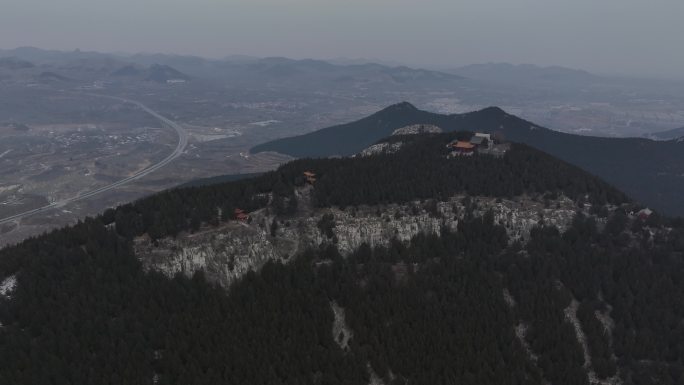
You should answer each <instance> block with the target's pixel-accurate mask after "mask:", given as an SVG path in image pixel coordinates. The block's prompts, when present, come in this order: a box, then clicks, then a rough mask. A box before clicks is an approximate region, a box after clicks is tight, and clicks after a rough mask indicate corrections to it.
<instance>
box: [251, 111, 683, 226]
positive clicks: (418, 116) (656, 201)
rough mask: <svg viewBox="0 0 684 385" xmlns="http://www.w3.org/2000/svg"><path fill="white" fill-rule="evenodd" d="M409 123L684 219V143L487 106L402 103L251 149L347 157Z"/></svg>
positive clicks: (297, 155) (314, 155) (290, 153)
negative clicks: (503, 149)
mask: <svg viewBox="0 0 684 385" xmlns="http://www.w3.org/2000/svg"><path fill="white" fill-rule="evenodd" d="M411 124H431V125H435V126H438V127H441V128H442V129H443V130H444V131H458V130H467V131H471V132H476V131H481V132H487V133H491V134H498V135H502V136H503V137H504V138H506V139H510V140H512V141H516V142H522V143H526V144H529V145H531V146H533V147H536V148H538V149H540V150H542V151H545V152H548V153H549V154H551V155H554V156H557V157H559V158H561V159H563V160H565V161H568V162H570V163H572V164H575V165H577V166H579V167H582V168H584V169H585V170H587V171H589V172H591V173H593V174H595V175H598V176H600V177H602V178H604V179H606V180H607V181H609V182H610V183H612V184H614V185H615V186H617V187H619V188H621V189H622V190H623V191H625V192H627V193H628V194H629V195H630V196H632V197H633V198H635V199H637V200H639V201H641V202H643V203H645V204H648V205H650V206H652V207H654V208H656V209H659V210H661V211H663V212H665V213H668V214H669V215H680V216H681V215H684V205H681V203H680V197H681V196H683V195H684V178H681V177H680V175H684V143H682V142H678V141H674V140H670V141H653V140H650V139H647V138H606V137H592V136H580V135H573V134H568V133H562V132H558V131H553V130H550V129H548V128H545V127H542V126H539V125H536V124H534V123H532V122H529V121H527V120H524V119H521V118H519V117H516V116H514V115H510V114H508V113H506V112H505V111H504V110H502V109H501V108H499V107H488V108H485V109H482V110H479V111H474V112H469V113H465V114H453V115H441V114H437V113H432V112H427V111H423V110H420V109H417V108H416V107H415V106H413V105H412V104H410V103H407V102H402V103H398V104H394V105H392V106H389V107H387V108H385V109H383V110H380V111H378V112H376V113H375V114H372V115H370V116H368V117H365V118H362V119H360V120H357V121H355V122H350V123H346V124H342V125H337V126H332V127H327V128H324V129H321V130H318V131H314V132H312V133H308V134H304V135H300V136H295V137H290V138H284V139H277V140H274V141H271V142H267V143H264V144H261V145H258V146H255V147H253V148H252V149H251V151H252V152H254V153H256V152H261V151H275V152H281V153H284V154H288V155H291V156H294V157H328V156H340V155H341V156H345V155H351V154H355V153H358V152H360V151H362V150H363V149H364V148H366V147H368V146H370V145H372V144H375V143H377V142H378V141H379V140H381V139H382V138H384V137H387V136H389V135H391V132H392V131H393V130H394V129H397V128H400V127H404V126H407V125H411Z"/></svg>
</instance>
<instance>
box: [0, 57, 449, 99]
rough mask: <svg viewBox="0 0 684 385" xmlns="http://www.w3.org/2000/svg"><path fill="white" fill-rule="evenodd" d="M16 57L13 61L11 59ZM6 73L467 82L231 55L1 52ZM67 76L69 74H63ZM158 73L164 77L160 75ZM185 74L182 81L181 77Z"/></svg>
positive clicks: (377, 85) (329, 82)
mask: <svg viewBox="0 0 684 385" xmlns="http://www.w3.org/2000/svg"><path fill="white" fill-rule="evenodd" d="M9 58H11V59H9ZM0 59H2V60H3V61H0V68H3V67H6V66H10V65H12V66H17V65H18V63H22V65H28V66H46V67H50V71H52V72H55V73H60V74H62V75H63V76H66V77H69V78H74V79H81V78H83V79H86V78H87V79H88V80H94V78H95V77H97V78H98V79H101V78H102V77H107V76H109V75H114V76H118V77H119V78H120V77H138V76H142V75H141V73H142V72H143V71H145V70H144V69H143V68H142V67H145V66H149V67H150V70H149V71H150V72H152V74H147V75H146V76H143V78H144V79H145V80H152V81H166V80H170V79H171V78H178V79H186V80H187V79H188V78H190V77H192V78H202V79H209V80H220V81H223V82H226V83H229V84H232V85H247V86H250V87H254V86H281V87H287V88H288V89H298V88H307V87H310V86H311V85H312V84H315V85H317V86H318V87H323V88H326V87H327V88H339V87H345V86H348V87H353V88H357V87H373V88H374V89H384V88H388V87H407V88H410V89H418V88H422V87H434V86H440V87H442V86H448V85H449V84H451V83H458V82H460V81H461V80H462V77H461V76H459V75H455V74H450V73H446V72H439V71H431V70H423V69H413V68H409V67H405V66H388V65H381V64H374V63H359V64H356V63H354V64H352V62H350V63H344V62H338V63H335V64H333V63H330V62H326V61H322V60H312V59H304V60H294V59H288V58H283V57H270V58H253V57H249V56H229V57H226V58H224V59H206V58H201V57H196V56H181V55H165V54H135V55H124V54H107V53H99V52H84V51H71V52H63V51H52V50H42V49H38V48H32V47H22V48H16V49H12V50H0ZM62 72H63V73H62ZM155 73H160V76H156V75H155ZM181 74H182V76H181Z"/></svg>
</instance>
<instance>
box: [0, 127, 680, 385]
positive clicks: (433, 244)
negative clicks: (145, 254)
mask: <svg viewBox="0 0 684 385" xmlns="http://www.w3.org/2000/svg"><path fill="white" fill-rule="evenodd" d="M459 135H467V134H454V133H452V134H438V135H426V136H412V137H404V138H398V139H397V138H395V139H393V140H402V142H403V143H404V144H403V146H402V148H401V150H400V151H398V152H397V153H394V154H387V155H379V156H372V157H357V158H346V159H321V160H312V159H302V160H298V161H294V162H292V163H289V164H287V165H284V166H283V167H281V168H279V169H278V170H276V171H273V172H270V173H266V174H263V175H261V176H258V177H256V178H253V179H249V180H238V181H233V182H228V183H221V184H216V185H204V186H198V187H190V188H181V189H175V190H170V191H166V192H163V193H160V194H157V195H154V196H152V197H149V198H146V199H142V200H140V201H137V202H134V203H131V204H128V205H124V206H121V207H119V208H116V209H111V210H108V211H107V212H105V213H104V214H103V215H101V216H98V217H97V218H89V219H86V220H85V221H83V222H80V223H78V224H76V225H74V226H72V227H68V228H64V229H60V230H56V231H53V232H51V233H49V234H46V235H43V236H40V237H35V238H31V239H29V240H27V241H25V242H23V243H21V244H19V245H16V246H13V247H8V248H5V249H3V250H0V281H3V282H4V280H5V279H6V278H7V277H10V276H12V277H14V278H16V281H17V285H16V287H15V288H13V289H9V290H7V292H6V294H3V295H0V323H1V324H2V327H0V362H1V363H2V365H0V384H4V383H7V384H122V383H130V384H155V383H156V384H179V383H192V384H217V383H218V384H279V383H282V384H286V383H287V384H291V383H292V384H368V383H369V381H370V380H371V379H374V381H383V382H384V383H385V384H407V383H418V384H434V383H473V384H485V385H486V384H542V383H545V382H546V381H550V382H552V383H554V384H572V385H574V384H578V385H579V384H582V385H585V384H587V385H588V383H589V379H590V378H593V377H594V376H596V377H597V378H600V379H605V378H609V377H611V376H614V375H618V376H619V378H620V379H622V380H624V383H627V384H631V383H634V384H678V383H681V381H682V379H683V377H682V373H683V369H682V368H683V366H682V364H683V363H682V360H683V359H684V329H682V323H681V319H682V316H684V302H683V301H682V300H681V299H682V298H684V280H682V279H681V276H683V275H682V274H683V273H684V261H683V260H682V255H684V227H683V226H681V224H680V223H678V222H676V221H670V222H669V223H668V224H667V226H669V228H664V227H663V225H662V224H660V223H659V218H658V217H657V216H653V217H652V218H650V219H649V220H648V221H642V220H641V219H634V218H631V217H629V216H628V215H627V214H626V213H624V212H623V211H622V208H621V207H618V208H616V209H612V210H614V211H613V212H612V214H611V215H610V219H609V220H608V221H607V223H605V224H601V225H598V224H597V223H596V222H595V221H594V219H593V218H587V217H584V216H582V215H579V216H578V217H577V218H576V220H575V221H574V223H573V226H572V227H571V228H570V229H569V230H568V231H566V232H565V233H563V234H561V233H559V232H558V230H556V229H555V228H553V227H549V226H541V227H539V228H538V229H535V230H534V231H533V232H532V239H531V240H530V241H529V242H528V243H527V244H524V245H523V244H520V243H518V242H513V243H511V242H509V239H508V238H507V235H506V231H505V229H504V228H503V227H502V226H500V225H499V224H497V223H495V222H494V220H493V215H491V214H486V215H484V216H476V215H475V213H476V212H477V210H476V208H475V207H473V206H472V205H469V208H468V209H467V210H468V212H466V213H465V215H464V219H463V220H461V221H460V222H459V224H458V227H457V228H456V229H455V230H453V231H450V230H448V229H447V228H444V229H443V230H442V231H441V233H440V234H433V235H419V236H417V237H415V238H413V239H412V240H411V242H409V243H402V242H399V241H396V240H393V241H392V242H390V243H389V246H388V247H378V248H374V249H372V248H370V247H368V246H361V247H360V248H359V249H358V250H356V251H355V252H353V253H352V254H351V255H348V256H345V257H342V256H341V255H340V254H339V252H338V251H337V250H336V249H335V247H334V244H333V245H330V246H326V247H321V248H318V249H316V248H314V249H309V250H302V251H301V253H300V254H298V255H296V256H295V257H293V258H290V261H291V262H289V263H288V264H286V265H283V264H280V263H276V262H269V263H268V264H266V266H265V267H263V268H262V269H261V271H259V272H258V273H256V272H251V273H248V274H247V275H246V276H244V277H243V278H242V279H241V280H240V281H238V282H237V283H236V284H235V285H233V286H232V287H230V288H229V290H226V289H228V288H221V287H217V286H215V285H213V284H211V283H209V282H207V281H206V280H205V279H204V277H203V275H202V274H201V273H198V274H196V275H195V276H193V277H185V276H182V275H178V276H176V277H174V278H169V277H166V276H164V275H163V274H161V273H158V272H155V271H148V272H146V271H144V270H143V268H142V266H141V263H140V261H139V260H138V258H137V257H136V255H135V252H134V247H133V243H134V239H135V237H137V236H139V235H143V234H146V235H149V236H150V237H152V238H153V239H154V238H160V237H165V236H173V235H175V234H178V233H179V232H181V231H188V232H192V231H197V230H202V229H204V228H205V227H206V226H212V225H214V224H216V223H217V222H218V221H219V215H221V216H222V217H223V218H221V220H226V219H229V218H230V217H231V216H232V215H233V213H234V212H235V211H234V209H235V208H241V209H243V210H245V211H247V212H249V211H252V210H255V209H258V208H261V207H266V206H269V208H271V209H273V210H274V211H276V212H279V213H281V214H282V215H284V216H287V214H288V213H290V212H292V211H294V210H299V208H298V206H297V203H296V202H297V201H296V199H295V197H296V196H297V194H295V190H296V189H303V186H305V184H307V183H309V182H308V181H307V178H306V177H305V176H304V174H303V173H304V171H311V172H313V173H315V174H316V176H315V177H316V181H315V182H313V187H311V192H312V194H313V203H314V205H315V206H319V207H329V206H333V205H334V206H352V205H361V204H366V205H374V204H378V203H397V202H406V201H411V200H417V199H431V200H432V199H445V198H448V197H450V196H452V195H455V194H470V195H485V196H490V197H507V196H511V195H517V194H523V193H528V194H531V195H534V194H537V195H538V194H550V195H555V194H560V193H562V194H564V195H566V196H568V197H571V198H573V199H576V200H577V203H578V204H583V203H585V202H590V203H593V204H594V207H596V208H597V209H600V208H602V207H603V208H605V207H607V206H606V205H605V204H611V205H613V206H612V207H615V206H619V205H620V204H621V203H624V202H626V201H627V199H626V198H625V196H624V195H623V194H621V193H620V192H619V191H617V190H615V189H614V188H612V187H610V186H609V185H607V184H606V183H604V182H602V181H600V180H599V179H597V178H595V177H593V176H591V175H589V174H587V173H585V172H583V171H581V170H579V169H577V168H576V167H574V166H570V165H568V164H566V163H564V162H562V161H558V160H557V159H555V158H553V157H551V156H549V155H546V154H544V153H542V152H539V151H537V150H534V149H532V148H530V147H527V146H525V145H513V146H512V148H511V150H510V151H508V152H507V153H506V155H505V156H504V157H502V158H494V157H490V156H487V155H473V156H472V157H457V158H448V157H447V156H446V155H447V153H448V150H447V149H446V146H445V144H446V143H448V142H450V141H451V140H453V139H455V138H457V137H459ZM300 191H301V190H300ZM582 206H583V205H582ZM390 220H391V218H390ZM245 225H246V226H249V224H245ZM319 226H320V228H321V231H322V232H330V233H333V235H334V231H335V229H334V226H331V225H330V223H327V222H326V220H324V219H323V220H321V222H320V223H319ZM333 304H334V306H339V308H340V309H343V310H344V312H343V314H344V315H343V316H342V319H340V317H341V316H340V314H341V313H340V312H336V311H335V310H334V309H335V307H334V306H333ZM575 321H576V322H577V323H578V324H579V325H580V328H579V329H578V330H581V331H582V333H583V335H585V337H586V338H585V340H586V341H587V343H586V346H585V345H584V344H582V343H581V341H583V340H582V339H578V336H577V332H576V329H575V328H574V326H573V322H575ZM340 324H341V325H342V326H341V328H342V330H345V332H346V333H348V334H347V336H348V337H351V338H350V339H349V341H348V345H344V344H342V343H341V342H340V340H341V338H340V337H341V336H340V334H339V333H340V331H339V330H338V329H339V328H337V327H336V326H335V325H338V326H339V325H340ZM333 330H337V331H338V333H335V334H333ZM521 331H522V332H521ZM585 352H586V354H587V357H589V359H585ZM589 361H591V362H589Z"/></svg>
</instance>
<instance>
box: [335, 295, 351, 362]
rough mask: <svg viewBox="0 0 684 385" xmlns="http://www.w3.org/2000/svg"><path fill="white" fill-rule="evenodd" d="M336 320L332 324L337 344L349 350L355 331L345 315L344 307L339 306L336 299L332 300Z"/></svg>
mask: <svg viewBox="0 0 684 385" xmlns="http://www.w3.org/2000/svg"><path fill="white" fill-rule="evenodd" d="M330 307H331V308H332V311H333V314H334V315H335V320H334V321H333V326H332V336H333V339H334V340H335V342H336V343H337V345H339V346H340V348H341V349H342V350H344V351H345V352H346V351H348V350H349V340H351V338H352V337H353V336H354V333H352V331H351V330H350V329H349V325H347V319H346V317H345V315H344V308H343V307H341V306H339V305H338V304H337V303H336V302H335V301H332V302H330Z"/></svg>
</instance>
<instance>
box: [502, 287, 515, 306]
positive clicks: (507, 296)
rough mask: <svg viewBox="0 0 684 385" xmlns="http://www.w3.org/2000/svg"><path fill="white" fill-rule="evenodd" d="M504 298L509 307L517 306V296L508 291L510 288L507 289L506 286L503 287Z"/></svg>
mask: <svg viewBox="0 0 684 385" xmlns="http://www.w3.org/2000/svg"><path fill="white" fill-rule="evenodd" d="M503 298H504V301H506V305H508V307H510V308H514V307H515V298H513V296H512V295H511V292H510V291H508V289H506V288H504V289H503Z"/></svg>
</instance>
